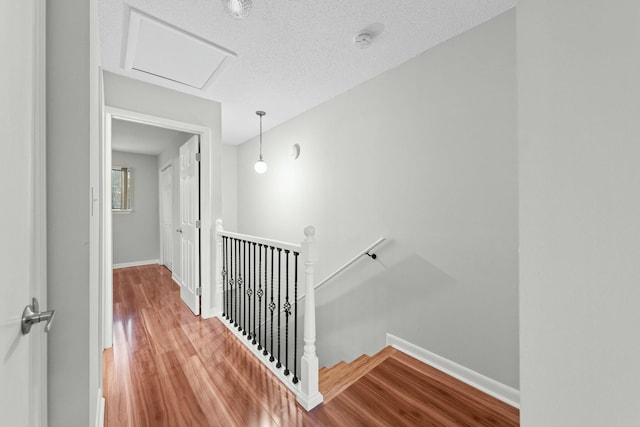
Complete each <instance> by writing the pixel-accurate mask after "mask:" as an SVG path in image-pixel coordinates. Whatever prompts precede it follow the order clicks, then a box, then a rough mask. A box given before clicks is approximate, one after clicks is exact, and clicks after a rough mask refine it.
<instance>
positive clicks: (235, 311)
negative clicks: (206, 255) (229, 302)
mask: <svg viewBox="0 0 640 427" xmlns="http://www.w3.org/2000/svg"><path fill="white" fill-rule="evenodd" d="M235 243H236V244H235V251H236V289H235V292H234V295H233V298H234V300H235V306H234V309H233V326H234V327H236V328H237V327H238V308H239V304H238V288H239V287H240V262H239V260H238V257H239V256H240V240H239V239H236V242H235Z"/></svg>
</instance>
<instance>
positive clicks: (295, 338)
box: [293, 252, 300, 384]
mask: <svg viewBox="0 0 640 427" xmlns="http://www.w3.org/2000/svg"><path fill="white" fill-rule="evenodd" d="M299 255H300V254H299V253H298V252H294V253H293V257H294V259H295V262H294V263H293V264H294V265H295V272H294V275H293V280H294V285H293V307H294V314H293V329H294V331H293V383H294V384H297V383H298V381H300V379H299V378H298V256H299Z"/></svg>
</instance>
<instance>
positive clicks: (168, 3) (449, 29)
mask: <svg viewBox="0 0 640 427" xmlns="http://www.w3.org/2000/svg"><path fill="white" fill-rule="evenodd" d="M514 6H515V0H348V1H345V0H341V1H339V0H268V1H265V0H254V6H253V10H252V12H251V15H250V16H249V17H247V18H245V19H244V20H238V19H234V18H232V17H231V16H229V15H228V14H227V13H225V11H224V9H223V6H222V3H221V1H220V0H126V1H125V0H99V20H100V37H101V55H102V66H103V67H104V68H105V69H106V70H108V71H112V72H115V73H119V74H122V75H126V76H129V77H132V78H135V79H139V80H143V81H147V82H150V83H155V84H158V85H160V86H164V87H168V88H172V89H175V90H179V91H182V92H186V93H190V94H193V95H197V96H200V97H204V98H209V99H213V100H216V101H220V102H221V103H222V108H223V114H222V139H223V142H224V143H226V144H240V143H243V142H245V141H247V140H248V139H250V138H252V137H254V136H255V135H256V134H257V133H258V118H257V116H256V115H255V111H256V110H264V111H266V112H267V115H266V116H265V117H264V129H265V130H268V129H269V128H271V127H273V126H276V125H278V124H280V123H282V122H284V121H286V120H288V119H290V118H292V117H295V116H296V115H298V114H300V113H302V112H304V111H306V110H308V109H310V108H312V107H314V106H316V105H318V104H320V103H322V102H324V101H326V100H328V99H330V98H332V97H334V96H336V95H338V94H340V93H342V92H344V91H346V90H348V89H350V88H352V87H354V86H356V85H357V84H359V83H361V82H364V81H366V80H368V79H370V78H372V77H374V76H376V75H378V74H380V73H382V72H384V71H386V70H388V69H391V68H394V67H397V66H398V65H400V64H401V63H403V62H405V61H407V60H409V59H411V58H413V57H415V56H416V55H418V54H420V53H422V52H424V51H426V50H428V49H430V48H431V47H433V46H435V45H437V44H439V43H442V42H443V41H445V40H447V39H450V38H452V37H454V36H456V35H458V34H460V33H462V32H464V31H466V30H468V29H470V28H472V27H474V26H476V25H479V24H481V23H483V22H485V21H487V20H489V19H491V18H492V17H494V16H496V15H498V14H500V13H502V12H504V11H506V10H508V9H510V8H512V7H514ZM130 8H134V9H137V10H139V11H141V12H143V13H145V14H148V15H150V16H151V17H154V18H156V19H157V20H159V21H163V22H165V23H167V24H169V25H170V26H172V27H173V28H177V29H182V30H183V31H186V32H188V33H191V34H193V35H195V36H196V37H198V38H200V39H204V40H206V41H209V42H211V43H213V44H215V45H217V46H221V47H222V48H225V49H227V50H229V51H232V52H235V53H236V54H237V57H236V58H233V59H231V60H229V61H228V64H225V68H224V69H223V70H222V71H220V72H216V78H215V79H213V81H212V82H210V83H209V84H207V85H206V86H205V87H204V89H197V88H194V87H191V86H187V85H184V84H180V83H177V82H175V81H171V80H167V79H163V78H161V77H158V76H154V75H152V74H148V73H142V72H140V71H137V70H135V69H131V68H125V56H126V45H127V33H128V28H129V12H130ZM364 29H369V30H370V31H372V32H373V33H374V42H373V44H372V45H371V46H370V47H369V48H367V49H358V48H356V47H355V46H354V44H353V41H352V40H353V36H354V35H355V34H356V33H358V32H360V31H361V30H364ZM156 49H158V50H159V51H161V52H162V46H158V47H156ZM164 60H165V61H167V62H174V63H175V62H177V61H176V59H175V58H172V57H171V55H166V57H165V58H164ZM203 62H204V61H203Z"/></svg>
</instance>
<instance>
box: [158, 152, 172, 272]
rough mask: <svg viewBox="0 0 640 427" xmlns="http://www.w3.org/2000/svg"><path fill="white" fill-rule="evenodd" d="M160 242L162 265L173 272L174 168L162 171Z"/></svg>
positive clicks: (169, 166)
mask: <svg viewBox="0 0 640 427" xmlns="http://www.w3.org/2000/svg"><path fill="white" fill-rule="evenodd" d="M160 203H161V206H160V241H161V242H162V248H161V250H162V264H163V265H165V266H166V267H167V268H168V269H169V270H173V167H171V165H168V166H167V167H166V168H164V169H163V170H161V171H160Z"/></svg>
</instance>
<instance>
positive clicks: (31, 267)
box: [0, 0, 46, 427]
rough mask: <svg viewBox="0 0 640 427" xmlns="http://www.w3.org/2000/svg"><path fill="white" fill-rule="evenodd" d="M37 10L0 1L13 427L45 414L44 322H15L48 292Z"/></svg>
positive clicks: (1, 366) (5, 354)
mask: <svg viewBox="0 0 640 427" xmlns="http://www.w3.org/2000/svg"><path fill="white" fill-rule="evenodd" d="M43 11H44V6H43V4H41V3H40V2H39V1H31V0H30V1H2V2H0V52H2V55H3V59H2V66H0V141H1V142H0V147H2V155H1V156H0V200H1V202H0V203H2V209H0V221H2V224H5V227H4V230H3V231H2V237H1V238H0V271H1V272H2V278H1V279H0V425H3V426H15V427H25V426H36V425H42V424H43V419H44V417H45V416H46V412H45V408H46V397H45V395H43V390H44V388H45V384H46V363H44V361H43V359H42V357H43V355H44V354H45V350H44V345H45V344H46V340H45V337H46V336H45V335H44V332H43V326H42V324H40V325H34V326H33V328H32V330H31V332H30V333H29V334H27V335H23V334H22V332H21V327H20V325H21V323H20V319H21V316H22V311H23V309H24V308H25V306H27V305H28V304H30V302H31V298H32V297H37V298H39V299H40V301H41V302H44V300H45V297H46V295H45V294H44V291H45V290H46V285H45V284H44V283H43V281H44V280H45V277H44V276H45V274H44V268H43V265H44V264H43V263H41V262H40V261H39V260H42V257H43V255H44V240H43V239H44V237H43V231H44V225H43V224H44V222H43V221H44V217H43V215H42V212H44V206H43V205H44V197H40V196H41V195H44V189H43V188H42V185H41V184H40V183H41V181H40V179H39V178H41V177H42V173H43V169H41V167H39V165H40V164H41V162H43V161H44V150H39V149H38V148H39V147H40V145H39V144H37V143H36V141H39V140H40V139H39V138H40V136H39V135H40V131H43V129H42V128H38V129H37V128H36V126H37V123H39V117H40V115H39V114H40V111H44V110H42V108H43V105H42V103H41V102H40V101H38V103H36V98H35V97H36V96H37V94H38V93H39V92H38V91H37V88H39V87H40V86H39V85H37V84H34V81H36V82H37V81H39V80H38V79H39V76H40V75H41V74H40V73H43V72H44V71H43V69H40V71H39V72H38V73H34V71H35V70H36V69H38V68H39V67H40V65H39V64H40V62H39V59H38V58H40V56H36V54H35V52H36V50H35V47H34V46H35V43H36V42H37V40H40V39H39V35H40V34H42V28H43V27H42V26H40V22H41V21H40V20H36V16H37V14H41V13H42V12H43ZM39 16H40V19H42V16H43V15H39ZM36 22H37V23H38V24H36ZM42 22H44V20H42ZM36 25H38V26H36ZM42 75H43V74H42ZM36 150H37V151H36ZM38 189H39V190H38Z"/></svg>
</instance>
